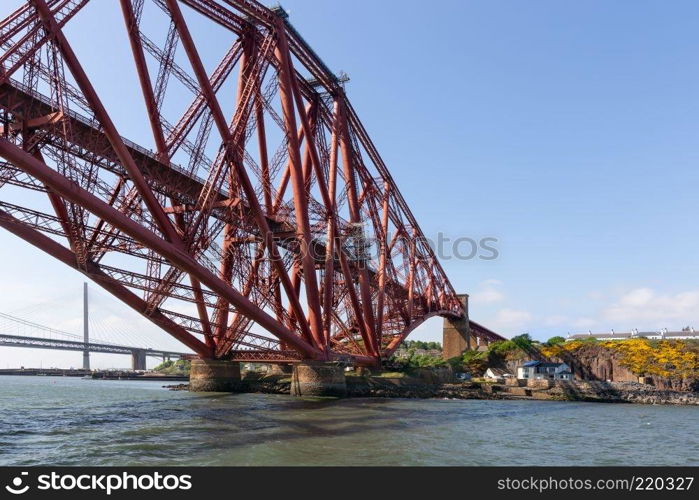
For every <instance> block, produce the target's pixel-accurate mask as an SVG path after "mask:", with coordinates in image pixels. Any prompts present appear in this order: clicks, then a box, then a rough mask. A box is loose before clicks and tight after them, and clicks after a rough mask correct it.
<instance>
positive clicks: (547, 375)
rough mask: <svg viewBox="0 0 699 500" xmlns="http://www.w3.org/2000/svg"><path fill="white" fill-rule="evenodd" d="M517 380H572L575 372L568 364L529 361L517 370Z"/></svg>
mask: <svg viewBox="0 0 699 500" xmlns="http://www.w3.org/2000/svg"><path fill="white" fill-rule="evenodd" d="M517 378H518V379H523V380H529V379H534V380H541V379H547V380H572V379H573V372H572V371H571V370H570V366H568V365H567V364H566V363H544V362H543V361H528V362H526V363H524V364H523V365H522V366H520V367H519V368H517Z"/></svg>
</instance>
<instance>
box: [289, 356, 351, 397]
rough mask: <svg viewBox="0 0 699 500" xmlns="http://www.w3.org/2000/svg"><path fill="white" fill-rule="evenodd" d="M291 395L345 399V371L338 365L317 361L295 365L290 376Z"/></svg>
mask: <svg viewBox="0 0 699 500" xmlns="http://www.w3.org/2000/svg"><path fill="white" fill-rule="evenodd" d="M291 395H292V396H335V397H345V396H346V395H347V384H346V381H345V371H344V369H343V368H342V366H340V365H336V364H333V363H325V362H319V361H307V362H304V363H298V364H295V365H294V370H293V373H292V376H291Z"/></svg>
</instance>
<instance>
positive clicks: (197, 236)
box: [0, 0, 501, 392]
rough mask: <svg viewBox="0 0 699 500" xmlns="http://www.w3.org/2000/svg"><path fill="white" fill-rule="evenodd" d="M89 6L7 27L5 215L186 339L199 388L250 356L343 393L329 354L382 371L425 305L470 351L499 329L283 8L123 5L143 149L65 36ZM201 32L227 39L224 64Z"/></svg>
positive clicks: (23, 233)
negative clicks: (435, 244)
mask: <svg viewBox="0 0 699 500" xmlns="http://www.w3.org/2000/svg"><path fill="white" fill-rule="evenodd" d="M89 3H90V2H89V0H29V1H27V2H26V4H24V5H23V6H21V7H20V8H19V9H17V10H16V11H15V12H13V13H9V15H8V16H7V17H6V18H5V19H4V20H3V21H2V22H0V124H1V130H0V157H1V158H2V160H4V161H2V162H0V226H1V227H2V228H4V229H5V230H7V231H9V232H10V233H12V234H14V235H16V236H18V237H19V238H22V239H23V240H25V241H26V242H28V243H30V244H31V245H33V246H35V247H37V248H39V249H41V250H43V251H44V252H46V253H47V254H49V255H51V256H52V257H53V258H55V259H58V260H59V261H61V262H62V263H64V264H65V265H67V266H70V267H72V268H73V269H76V270H78V271H80V272H82V273H84V274H85V275H86V276H88V277H89V278H90V279H92V280H93V281H94V282H95V283H97V284H98V285H99V286H101V287H102V288H104V289H105V290H107V291H108V292H109V293H111V294H112V295H114V296H115V297H116V298H118V299H119V300H121V301H123V302H124V303H125V304H127V305H128V306H130V307H131V308H133V309H134V310H136V311H138V312H139V313H141V314H142V315H144V316H145V317H146V318H148V319H149V320H150V321H152V322H153V323H155V324H156V325H157V326H158V327H160V328H161V329H162V330H164V331H165V332H167V333H168V334H170V335H172V336H173V337H175V338H176V339H178V340H179V341H181V342H182V343H183V344H185V345H186V346H187V347H189V348H190V349H191V350H192V351H194V352H195V353H196V354H197V355H198V360H197V362H196V363H195V365H196V366H193V375H192V378H193V381H194V380H195V379H196V380H199V381H201V383H200V386H201V387H202V388H209V389H211V388H216V387H218V386H219V385H220V383H221V381H222V380H224V379H227V378H235V376H236V373H235V371H236V369H235V366H236V362H239V361H257V362H268V363H291V364H294V365H295V366H296V368H297V370H295V371H294V380H297V379H298V380H300V382H299V383H300V384H301V385H300V386H299V387H301V386H302V385H303V384H304V383H305V382H304V381H305V380H308V384H310V385H308V384H307V385H308V390H309V391H311V390H313V387H316V386H317V385H318V384H320V385H321V386H322V385H323V384H324V383H325V382H323V381H324V380H327V381H328V383H327V384H326V385H329V386H332V385H333V384H334V383H335V382H334V380H335V379H336V378H337V373H336V372H337V370H336V369H335V368H334V367H336V366H337V365H341V364H342V363H345V364H348V363H349V364H354V365H359V366H375V365H377V364H379V363H380V362H381V360H382V359H385V358H387V357H389V356H391V354H392V353H393V352H394V350H395V349H396V348H397V347H398V346H399V345H400V343H401V342H402V341H403V340H404V339H405V338H406V336H407V335H408V334H410V332H411V331H413V330H414V329H415V328H416V327H417V326H419V325H420V324H421V323H423V322H424V321H425V320H427V319H428V318H431V317H433V316H442V317H444V318H445V319H446V321H447V323H449V328H450V329H451V330H454V331H455V332H457V335H456V341H455V342H456V344H458V345H459V346H460V347H458V346H457V347H458V348H459V349H461V350H463V348H465V347H466V346H470V345H471V340H475V341H477V342H480V341H485V342H489V341H492V340H498V339H501V337H500V336H499V335H497V334H496V333H494V332H491V331H489V330H487V329H485V328H483V327H481V326H480V325H476V324H473V323H471V322H470V321H469V319H468V311H467V301H466V300H464V299H465V296H459V295H457V294H456V292H455V290H454V289H453V287H452V285H451V284H450V282H449V280H448V278H447V276H446V274H445V273H444V270H443V269H442V267H441V265H440V264H439V262H438V261H437V257H436V255H435V254H434V252H433V250H432V249H431V248H430V246H429V245H428V243H427V240H426V238H425V237H424V235H423V233H422V231H421V229H420V227H419V225H418V223H417V221H416V219H415V217H414V216H413V214H412V212H411V210H410V207H409V206H408V204H407V203H406V201H405V199H404V198H403V197H402V196H401V193H400V192H399V190H398V188H397V187H396V184H395V182H394V181H393V179H392V177H391V175H390V173H389V170H388V168H387V167H386V165H385V164H384V162H383V160H382V159H381V156H380V155H379V153H378V151H377V149H376V147H375V146H374V144H373V143H372V141H371V139H370V137H369V135H368V133H367V131H366V130H365V128H364V126H363V125H362V123H361V121H360V120H359V118H358V115H357V113H356V112H355V110H354V108H353V107H352V105H351V103H350V101H349V100H348V98H347V95H346V93H345V89H344V83H345V81H346V78H345V77H343V76H340V77H338V76H337V75H335V74H334V73H333V72H331V71H330V70H329V69H328V68H327V67H326V65H325V64H324V63H323V61H322V60H321V59H320V58H319V57H318V55H317V54H316V53H315V52H314V51H313V50H312V49H311V48H310V46H309V45H308V44H307V43H306V42H305V41H304V39H303V38H302V37H301V36H300V35H299V33H298V32H297V31H296V30H295V29H294V28H293V26H292V25H291V24H290V23H289V22H288V16H287V15H286V13H285V12H284V10H283V9H282V8H281V7H278V8H274V9H269V8H266V7H264V6H262V5H261V4H259V3H257V2H256V1H254V0H147V1H146V0H119V2H118V3H119V7H120V10H121V12H120V15H119V17H120V19H112V20H111V22H119V23H123V26H124V36H123V40H114V42H113V43H114V44H121V43H123V44H125V45H128V50H129V51H130V53H131V54H132V56H133V64H132V65H131V66H130V68H129V69H130V70H131V71H133V75H134V81H137V82H138V83H139V93H140V94H141V96H142V100H140V101H139V102H128V107H129V108H131V107H134V108H139V109H138V110H134V113H141V114H140V115H139V116H142V117H143V120H147V123H148V128H149V129H150V133H149V134H147V135H146V136H144V137H141V140H140V141H139V142H140V144H141V145H139V144H137V143H136V142H132V141H130V140H127V139H126V138H124V137H123V136H122V135H121V134H120V131H119V130H118V129H117V126H116V124H115V121H114V120H113V115H114V112H113V110H112V112H111V113H110V109H108V108H109V106H108V105H107V104H106V101H105V100H103V98H102V97H101V96H100V95H99V93H98V91H97V90H96V87H95V85H94V84H93V79H91V76H90V75H89V74H88V71H87V69H86V67H85V66H84V65H83V63H82V62H81V60H80V58H79V57H78V55H77V54H76V51H75V50H74V47H73V46H72V44H71V42H70V40H69V36H68V35H67V34H66V32H67V31H69V29H71V28H72V29H84V30H90V29H92V30H94V29H96V27H95V26H94V25H92V26H90V25H87V26H83V27H82V28H80V26H81V24H80V23H81V19H82V17H81V15H80V13H81V11H82V10H83V9H84V8H86V7H87V6H88V4H89ZM86 10H87V9H86ZM195 18H196V19H195ZM82 22H84V21H82ZM202 25H204V26H210V29H211V30H217V32H221V33H225V34H226V36H227V38H228V39H229V41H230V44H229V45H228V46H227V47H225V48H226V49H227V50H226V51H225V53H224V54H223V56H222V57H221V58H220V60H218V61H217V64H207V61H208V59H209V57H208V56H209V54H208V52H207V53H205V51H204V49H203V48H202V45H201V42H202V34H201V33H197V32H196V29H195V26H196V27H197V29H199V30H200V31H201V26H202ZM205 34H206V32H204V35H205ZM156 40H158V41H156ZM197 40H198V41H199V42H198V41H197ZM222 52H224V51H223V50H222ZM205 56H206V57H205ZM108 61H109V56H108V54H105V57H104V65H108V64H109V62H108ZM207 66H208V67H207ZM125 80H126V79H125ZM183 96H185V97H183ZM445 324H446V323H445ZM445 328H446V327H445ZM297 371H298V374H297ZM217 384H219V385H217ZM313 384H316V385H315V386H314V385H313ZM195 385H196V384H195ZM224 385H225V383H224ZM304 387H305V386H304ZM299 391H300V392H303V388H301V389H299Z"/></svg>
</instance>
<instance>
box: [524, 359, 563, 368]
mask: <svg viewBox="0 0 699 500" xmlns="http://www.w3.org/2000/svg"><path fill="white" fill-rule="evenodd" d="M561 365H565V363H544V362H543V361H527V362H526V363H524V364H523V365H522V366H523V367H526V368H529V367H532V366H541V367H543V368H556V367H558V366H561Z"/></svg>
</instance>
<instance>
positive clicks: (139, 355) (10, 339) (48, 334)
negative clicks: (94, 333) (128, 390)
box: [0, 283, 192, 372]
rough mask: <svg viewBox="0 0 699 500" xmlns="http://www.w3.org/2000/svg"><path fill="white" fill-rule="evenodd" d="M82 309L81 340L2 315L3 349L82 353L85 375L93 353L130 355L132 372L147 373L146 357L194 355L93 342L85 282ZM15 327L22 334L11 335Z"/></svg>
mask: <svg viewBox="0 0 699 500" xmlns="http://www.w3.org/2000/svg"><path fill="white" fill-rule="evenodd" d="M83 308H84V309H83V321H84V325H83V335H82V337H81V336H80V335H77V334H74V333H70V332H66V331H63V330H57V329H55V328H51V327H48V326H45V325H41V324H39V323H35V322H33V321H28V320H26V319H22V318H19V317H16V316H12V315H10V314H5V313H0V318H1V319H3V320H5V321H4V323H2V325H1V326H0V346H4V347H24V348H31V349H53V350H58V351H78V352H82V353H83V366H82V369H83V371H85V372H89V371H90V353H103V354H124V355H130V356H131V369H132V370H146V369H147V367H146V358H148V357H153V358H159V359H162V360H163V361H165V360H167V359H185V358H188V357H189V358H191V357H192V354H191V353H190V354H188V353H184V352H175V351H169V350H162V349H153V348H150V347H142V346H129V345H120V344H113V343H108V342H95V341H91V340H90V333H89V322H88V317H89V313H88V311H89V302H88V291H87V283H85V286H84V288H83ZM13 327H15V329H20V328H21V330H22V334H21V335H19V334H17V335H15V334H13V333H16V332H14V330H13V333H9V331H10V330H12V329H13ZM27 333H28V335H27Z"/></svg>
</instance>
